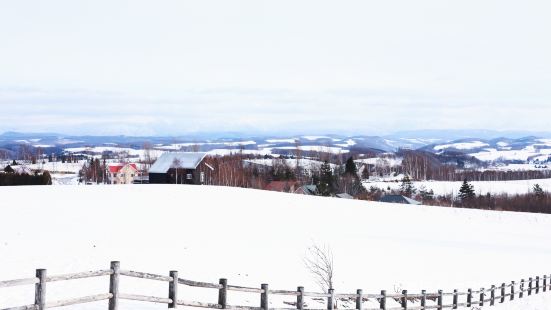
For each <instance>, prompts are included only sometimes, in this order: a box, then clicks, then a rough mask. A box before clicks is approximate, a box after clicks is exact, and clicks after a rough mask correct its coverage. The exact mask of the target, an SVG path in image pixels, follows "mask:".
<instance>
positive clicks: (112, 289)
mask: <svg viewBox="0 0 551 310" xmlns="http://www.w3.org/2000/svg"><path fill="white" fill-rule="evenodd" d="M120 268H121V263H120V262H117V261H114V262H111V271H112V272H113V273H112V274H111V276H110V277H109V293H111V295H112V296H111V298H110V299H109V310H117V308H118V306H119V272H120Z"/></svg>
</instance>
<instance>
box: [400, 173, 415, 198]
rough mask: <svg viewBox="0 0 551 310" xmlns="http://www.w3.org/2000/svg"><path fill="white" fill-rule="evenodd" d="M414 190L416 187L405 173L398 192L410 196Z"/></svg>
mask: <svg viewBox="0 0 551 310" xmlns="http://www.w3.org/2000/svg"><path fill="white" fill-rule="evenodd" d="M415 192H416V189H415V187H414V186H413V182H411V179H410V178H409V176H408V175H406V176H405V177H404V178H403V179H402V184H401V185H400V194H402V195H404V196H406V197H410V198H411V196H413V194H415Z"/></svg>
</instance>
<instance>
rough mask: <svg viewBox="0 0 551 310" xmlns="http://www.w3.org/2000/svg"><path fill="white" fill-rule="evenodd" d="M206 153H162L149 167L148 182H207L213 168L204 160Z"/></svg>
mask: <svg viewBox="0 0 551 310" xmlns="http://www.w3.org/2000/svg"><path fill="white" fill-rule="evenodd" d="M206 156H207V153H203V152H171V153H164V154H163V155H161V157H159V158H158V159H157V161H156V162H155V163H154V164H153V166H151V168H150V169H149V183H150V184H209V182H210V176H211V173H212V171H214V168H213V167H212V166H211V165H209V164H208V163H207V162H206V161H205V157H206Z"/></svg>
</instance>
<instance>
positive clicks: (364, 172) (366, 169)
mask: <svg viewBox="0 0 551 310" xmlns="http://www.w3.org/2000/svg"><path fill="white" fill-rule="evenodd" d="M362 179H364V180H369V166H368V165H364V166H363V170H362Z"/></svg>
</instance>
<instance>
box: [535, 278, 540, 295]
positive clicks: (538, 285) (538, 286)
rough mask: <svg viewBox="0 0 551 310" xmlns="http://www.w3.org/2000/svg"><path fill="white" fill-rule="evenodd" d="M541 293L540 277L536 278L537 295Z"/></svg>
mask: <svg viewBox="0 0 551 310" xmlns="http://www.w3.org/2000/svg"><path fill="white" fill-rule="evenodd" d="M539 292H540V277H539V276H537V277H536V294H539Z"/></svg>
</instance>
